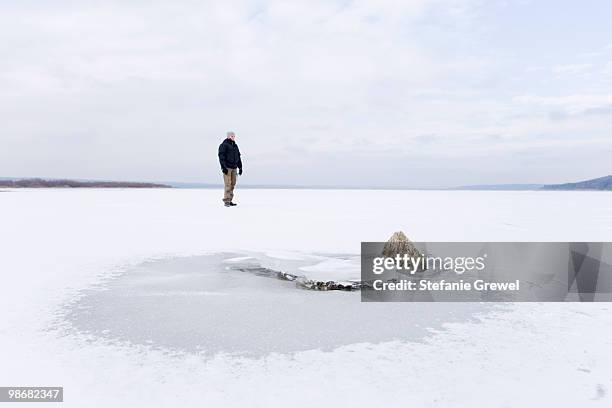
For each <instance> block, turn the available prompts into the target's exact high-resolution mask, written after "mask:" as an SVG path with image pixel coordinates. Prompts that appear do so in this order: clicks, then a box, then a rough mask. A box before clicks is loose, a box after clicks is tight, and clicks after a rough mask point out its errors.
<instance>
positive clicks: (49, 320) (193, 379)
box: [0, 190, 612, 406]
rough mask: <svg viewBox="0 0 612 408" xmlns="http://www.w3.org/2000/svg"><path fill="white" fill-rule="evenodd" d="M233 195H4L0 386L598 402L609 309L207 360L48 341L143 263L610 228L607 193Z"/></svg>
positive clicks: (243, 402) (77, 398) (69, 395)
mask: <svg viewBox="0 0 612 408" xmlns="http://www.w3.org/2000/svg"><path fill="white" fill-rule="evenodd" d="M236 198H237V201H238V202H239V207H237V208H230V209H227V208H223V207H222V206H221V200H220V192H218V191H215V190H116V191H111V190H87V191H85V190H10V193H9V194H3V195H2V197H0V217H2V226H3V233H2V234H1V235H0V247H1V248H3V252H2V260H1V270H2V278H3V284H2V285H1V286H0V308H1V310H2V316H1V317H2V319H1V322H0V361H2V362H3V366H4V369H2V370H0V384H2V385H9V384H11V385H63V386H64V387H65V400H66V402H65V403H64V404H65V405H67V406H110V405H118V406H169V405H171V404H172V402H173V401H174V402H176V403H177V404H179V405H180V404H181V403H182V404H183V405H186V406H194V405H196V404H202V403H205V404H206V403H208V404H213V405H214V406H221V405H223V406H253V405H255V406H276V405H278V401H292V402H293V404H294V405H296V406H313V405H319V406H320V405H331V404H343V405H346V404H350V405H351V406H366V405H371V404H372V403H384V404H387V405H388V406H405V405H406V404H407V403H414V404H416V405H417V406H430V405H438V404H441V405H443V406H474V405H476V404H478V405H482V404H487V405H489V406H504V405H519V404H520V405H525V404H530V405H535V403H536V402H538V403H542V404H555V405H558V406H569V405H576V404H585V403H587V402H591V400H595V401H597V400H601V399H609V395H608V394H609V392H610V391H612V370H611V369H610V367H612V360H611V357H610V356H609V353H608V352H607V351H608V350H609V348H610V346H611V341H612V340H611V339H612V332H611V331H610V329H609V328H610V327H612V325H611V323H612V317H611V316H610V315H611V313H610V310H609V307H608V306H607V305H606V304H521V305H518V304H515V305H508V308H509V309H508V310H504V311H499V312H495V313H493V314H491V315H487V316H485V317H482V322H480V323H479V322H471V321H469V322H463V323H451V324H446V325H445V326H444V327H445V330H442V331H438V332H436V333H435V334H434V335H432V336H430V337H428V338H427V340H426V341H424V342H417V343H414V342H403V341H400V340H397V341H391V342H383V343H375V344H369V343H355V344H352V345H346V346H342V347H339V348H337V349H335V350H334V351H321V350H310V351H301V352H298V353H291V354H277V353H272V354H270V355H267V356H264V357H260V358H236V357H231V356H227V355H223V354H219V355H217V356H216V357H214V358H210V359H207V360H206V361H203V360H201V359H200V357H198V356H196V355H189V354H186V355H182V356H177V355H169V354H165V353H163V352H161V351H156V350H150V349H148V348H146V347H127V346H126V347H122V346H118V345H113V344H105V343H104V342H101V341H98V340H97V339H79V338H77V337H71V336H69V335H68V336H63V337H61V336H60V337H58V332H57V331H55V330H54V326H53V325H54V324H56V323H57V321H58V320H57V317H58V316H57V315H56V313H57V312H58V311H59V310H60V309H61V308H62V307H63V305H65V304H66V303H68V302H70V301H73V300H74V299H76V297H78V296H79V295H80V293H81V291H82V290H83V289H85V288H88V287H92V286H95V285H99V284H100V283H102V282H104V281H105V280H108V279H109V278H110V277H112V275H113V274H116V273H118V272H120V271H122V270H126V269H129V268H130V267H131V266H134V265H138V264H140V263H142V262H144V261H146V260H152V259H164V258H167V257H177V256H179V257H180V256H190V255H203V254H206V253H211V252H219V251H232V250H244V251H249V250H252V251H263V252H266V251H268V252H270V251H289V252H293V253H295V252H302V253H306V254H308V253H358V251H359V243H360V242H361V241H375V240H385V239H386V238H387V237H388V236H389V235H390V234H391V233H392V232H393V231H396V230H404V231H406V233H407V234H408V236H409V237H410V238H411V239H413V240H422V241H453V240H458V241H513V240H516V241H607V240H609V239H610V233H611V232H612V216H611V215H610V211H609V209H610V208H612V194H604V193H598V192H593V193H590V192H576V193H571V192H460V191H455V192H439V191H431V192H430V191H359V190H357V191H334V190H332V191H330V190H321V191H317V190H245V191H238V195H237V197H236ZM332 266H333V265H332ZM337 266H338V265H337ZM340 267H341V265H340ZM409 307H410V306H409V305H408V306H407V308H409ZM586 339H588V340H586ZM568 384H570V385H568ZM517 390H519V391H517Z"/></svg>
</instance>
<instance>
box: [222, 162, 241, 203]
mask: <svg viewBox="0 0 612 408" xmlns="http://www.w3.org/2000/svg"><path fill="white" fill-rule="evenodd" d="M237 174H238V169H227V174H223V184H225V191H224V193H223V202H226V203H229V202H230V201H232V199H233V198H234V186H235V185H236V175H237Z"/></svg>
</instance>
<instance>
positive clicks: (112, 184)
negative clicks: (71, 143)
mask: <svg viewBox="0 0 612 408" xmlns="http://www.w3.org/2000/svg"><path fill="white" fill-rule="evenodd" d="M0 187H13V188H18V187H23V188H171V186H168V185H165V184H155V183H138V182H132V181H76V180H45V179H40V178H31V179H20V180H0Z"/></svg>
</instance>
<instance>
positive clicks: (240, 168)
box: [236, 145, 242, 175]
mask: <svg viewBox="0 0 612 408" xmlns="http://www.w3.org/2000/svg"><path fill="white" fill-rule="evenodd" d="M236 150H238V174H240V175H242V157H241V154H240V149H239V148H238V145H236Z"/></svg>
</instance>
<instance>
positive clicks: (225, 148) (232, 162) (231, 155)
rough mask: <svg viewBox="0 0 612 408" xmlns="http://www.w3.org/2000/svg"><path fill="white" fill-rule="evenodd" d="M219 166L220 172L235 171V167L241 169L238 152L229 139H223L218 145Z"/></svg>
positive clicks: (235, 145) (236, 146) (234, 144)
mask: <svg viewBox="0 0 612 408" xmlns="http://www.w3.org/2000/svg"><path fill="white" fill-rule="evenodd" d="M219 164H220V165H221V170H225V169H235V168H236V167H238V168H239V169H242V160H240V150H239V149H238V145H237V144H236V142H234V141H233V140H231V139H225V140H224V141H223V143H221V144H220V145H219Z"/></svg>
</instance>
